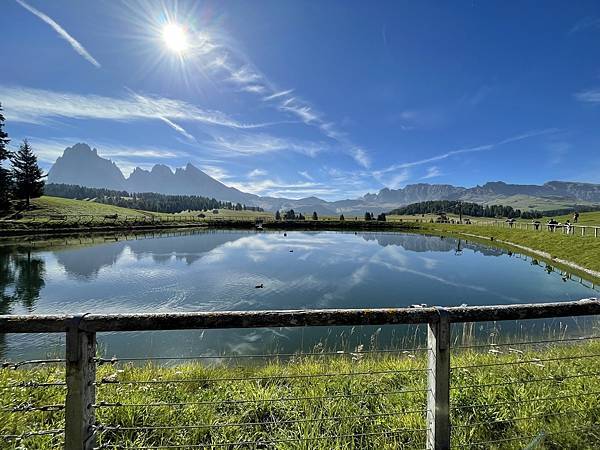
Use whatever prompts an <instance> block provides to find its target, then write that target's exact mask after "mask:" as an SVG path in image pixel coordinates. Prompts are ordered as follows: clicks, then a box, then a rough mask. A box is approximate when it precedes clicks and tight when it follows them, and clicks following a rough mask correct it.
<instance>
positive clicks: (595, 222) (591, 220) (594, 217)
mask: <svg viewBox="0 0 600 450" xmlns="http://www.w3.org/2000/svg"><path fill="white" fill-rule="evenodd" d="M555 219H556V220H558V221H559V222H563V223H564V222H565V221H567V220H570V221H571V222H572V221H573V215H572V214H567V215H564V216H559V217H555ZM577 224H578V225H591V226H598V227H600V211H594V212H585V213H580V214H579V221H578V222H577Z"/></svg>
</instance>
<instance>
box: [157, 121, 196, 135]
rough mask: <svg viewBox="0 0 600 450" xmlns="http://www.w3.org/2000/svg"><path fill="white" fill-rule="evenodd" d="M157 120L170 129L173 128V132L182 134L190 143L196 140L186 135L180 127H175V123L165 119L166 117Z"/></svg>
mask: <svg viewBox="0 0 600 450" xmlns="http://www.w3.org/2000/svg"><path fill="white" fill-rule="evenodd" d="M159 119H160V120H162V121H163V122H164V123H166V124H167V125H169V126H170V127H171V128H173V129H174V130H175V131H177V132H179V133H181V134H183V135H184V136H185V137H186V138H188V139H189V140H190V141H195V140H196V138H195V137H194V136H192V135H191V134H190V133H188V132H187V131H186V130H185V129H184V128H183V127H182V126H181V125H177V124H176V123H175V122H173V121H171V120H169V119H167V118H166V117H159Z"/></svg>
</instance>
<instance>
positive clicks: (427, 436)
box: [0, 298, 600, 450]
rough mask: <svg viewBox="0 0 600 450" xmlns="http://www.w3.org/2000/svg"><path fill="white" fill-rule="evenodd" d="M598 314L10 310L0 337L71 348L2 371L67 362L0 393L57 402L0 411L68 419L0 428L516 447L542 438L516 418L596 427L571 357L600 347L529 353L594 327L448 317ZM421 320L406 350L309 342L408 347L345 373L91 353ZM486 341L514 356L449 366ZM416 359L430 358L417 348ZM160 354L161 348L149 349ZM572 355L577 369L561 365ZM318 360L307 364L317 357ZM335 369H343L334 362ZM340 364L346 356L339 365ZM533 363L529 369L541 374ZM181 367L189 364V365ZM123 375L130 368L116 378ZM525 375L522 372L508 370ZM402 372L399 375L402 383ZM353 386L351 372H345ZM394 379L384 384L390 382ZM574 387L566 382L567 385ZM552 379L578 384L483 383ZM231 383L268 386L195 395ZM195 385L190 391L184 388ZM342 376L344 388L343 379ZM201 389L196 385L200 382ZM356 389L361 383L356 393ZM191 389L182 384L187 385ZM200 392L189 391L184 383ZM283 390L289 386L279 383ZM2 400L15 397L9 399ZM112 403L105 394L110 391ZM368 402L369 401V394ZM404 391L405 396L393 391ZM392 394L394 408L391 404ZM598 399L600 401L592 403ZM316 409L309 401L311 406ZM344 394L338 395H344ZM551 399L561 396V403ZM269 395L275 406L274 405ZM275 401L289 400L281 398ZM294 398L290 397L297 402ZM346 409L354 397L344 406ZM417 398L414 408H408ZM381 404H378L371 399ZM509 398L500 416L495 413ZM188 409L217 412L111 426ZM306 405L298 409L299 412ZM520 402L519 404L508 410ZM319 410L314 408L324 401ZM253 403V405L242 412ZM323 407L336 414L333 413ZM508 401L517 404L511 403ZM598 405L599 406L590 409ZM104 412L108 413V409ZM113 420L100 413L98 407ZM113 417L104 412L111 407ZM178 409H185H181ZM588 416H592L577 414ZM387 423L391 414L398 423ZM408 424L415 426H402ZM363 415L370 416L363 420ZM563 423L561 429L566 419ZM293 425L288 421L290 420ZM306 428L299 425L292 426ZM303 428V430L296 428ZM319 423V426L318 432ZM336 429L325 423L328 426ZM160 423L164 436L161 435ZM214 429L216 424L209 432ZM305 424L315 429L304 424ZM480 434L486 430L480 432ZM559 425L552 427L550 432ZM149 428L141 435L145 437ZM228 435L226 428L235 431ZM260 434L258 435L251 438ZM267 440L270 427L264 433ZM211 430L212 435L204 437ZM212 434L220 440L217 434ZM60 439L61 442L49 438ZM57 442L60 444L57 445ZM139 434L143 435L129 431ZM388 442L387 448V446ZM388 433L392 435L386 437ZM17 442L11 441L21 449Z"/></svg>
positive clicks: (575, 308) (593, 373) (257, 444)
mask: <svg viewBox="0 0 600 450" xmlns="http://www.w3.org/2000/svg"><path fill="white" fill-rule="evenodd" d="M598 315H600V300H598V299H595V298H590V299H583V300H579V301H572V302H554V303H537V304H518V305H500V306H472V307H469V306H461V307H445V308H442V307H424V308H395V309H354V310H298V311H251V312H189V313H168V314H158V313H148V314H83V315H44V316H40V315H6V316H0V334H2V333H65V334H66V350H65V357H64V358H53V359H38V360H29V361H17V362H6V363H4V364H3V366H2V369H0V370H27V368H28V367H30V366H34V365H39V364H43V365H45V366H49V365H54V366H56V367H61V366H62V367H64V381H63V380H61V379H59V378H52V377H50V378H49V377H45V378H39V379H37V378H35V377H34V379H27V380H26V381H20V382H14V383H9V384H6V385H3V386H0V389H2V390H3V392H4V391H9V392H10V391H11V390H14V389H17V390H19V391H20V392H22V391H28V390H34V389H43V390H53V389H58V390H64V392H65V397H64V403H50V401H49V400H45V401H44V397H43V396H42V397H40V396H39V395H36V396H35V398H34V399H32V400H31V401H28V402H22V403H19V404H12V405H11V404H4V402H2V403H3V405H2V408H3V409H2V411H4V412H7V413H13V414H64V429H62V428H46V429H42V428H40V429H39V430H31V429H30V430H27V431H26V432H21V433H17V434H12V435H9V434H6V435H2V436H0V437H2V438H4V439H5V440H6V441H7V442H9V441H11V440H12V441H15V442H17V441H19V440H23V439H29V438H33V437H39V438H41V437H45V438H48V439H50V440H52V439H59V438H62V437H64V440H63V441H60V442H63V443H64V444H63V445H64V447H65V448H67V449H69V450H71V449H77V450H80V449H86V450H89V449H94V448H279V447H278V446H284V447H285V448H289V446H290V445H292V444H298V445H300V446H304V447H303V448H306V446H309V447H312V446H316V445H317V444H316V443H317V442H319V441H322V442H323V444H322V445H324V446H325V445H327V444H326V443H327V442H329V441H330V440H331V439H334V438H335V439H349V440H351V441H353V442H354V445H355V446H358V447H361V446H363V445H366V444H364V442H366V440H372V439H376V440H377V439H379V441H377V442H379V447H385V445H387V446H388V448H398V447H410V448H423V447H425V448H427V449H448V448H451V447H452V448H463V447H468V448H488V447H490V446H501V445H504V444H506V445H508V443H514V444H515V445H521V444H523V443H525V442H526V441H531V440H532V439H533V440H535V439H543V436H542V437H540V436H539V435H538V434H534V435H528V434H525V435H518V436H514V435H512V434H509V433H508V432H507V431H506V430H507V428H506V424H508V423H516V422H526V421H529V422H535V421H542V422H544V421H546V422H544V423H550V422H548V421H552V420H562V421H563V422H561V423H564V424H566V425H569V426H571V425H572V428H568V429H567V428H565V427H563V431H562V433H565V434H568V433H584V435H585V433H593V432H594V431H593V429H594V427H595V426H596V425H598V424H596V423H588V422H589V421H588V416H589V415H590V414H592V413H593V414H592V416H593V417H597V415H598V414H597V413H598V412H600V405H599V404H597V402H596V400H593V399H597V394H598V392H595V391H594V390H590V389H589V388H588V387H587V386H588V385H587V384H586V383H588V382H590V380H596V379H598V378H599V377H600V371H598V370H589V369H587V370H582V369H581V367H579V366H577V364H580V363H582V361H596V360H597V359H600V351H595V352H587V353H581V352H580V353H577V352H575V353H573V354H572V355H564V354H562V353H561V354H549V355H545V356H544V357H534V356H532V355H531V354H529V353H527V351H526V349H527V348H529V347H532V346H536V345H538V346H539V345H547V344H549V343H554V344H564V345H570V344H572V343H583V342H589V341H590V340H597V339H600V336H596V335H593V336H579V337H575V338H569V337H566V336H559V337H558V338H553V339H538V340H528V341H522V342H519V341H515V342H509V343H505V344H497V343H477V344H472V343H468V344H464V345H459V344H457V343H456V342H455V343H454V344H453V343H452V339H451V334H452V329H453V327H457V326H461V325H462V326H463V327H465V329H468V327H469V326H470V324H473V323H476V322H491V321H512V320H529V319H547V318H565V317H578V316H598ZM410 324H413V325H415V324H423V325H425V326H426V327H427V330H428V332H427V345H426V346H425V347H416V348H409V349H395V350H376V349H371V350H364V349H362V348H358V349H356V350H355V351H350V352H339V351H338V352H331V353H327V352H323V351H321V352H315V353H303V354H302V355H301V356H302V357H305V358H306V357H313V356H314V357H324V355H329V356H331V357H332V358H350V359H351V360H352V361H364V359H363V358H366V357H367V356H373V355H384V356H385V355H386V354H389V353H391V352H392V351H393V352H395V353H396V354H402V355H407V358H409V359H407V361H409V363H410V364H409V365H408V366H402V367H397V366H394V365H387V366H383V368H381V367H379V368H374V367H371V366H366V367H365V368H363V369H361V368H360V367H362V366H360V367H358V368H353V367H352V366H351V370H341V369H339V370H337V371H336V370H335V369H333V368H329V369H327V368H326V367H328V366H329V363H324V364H325V369H324V371H322V372H315V371H312V369H311V370H310V371H308V372H306V373H305V372H302V373H296V372H293V371H291V372H290V371H288V372H276V373H273V372H269V371H267V372H264V373H263V372H258V373H256V374H254V375H249V374H248V373H246V372H239V373H238V372H235V371H234V372H233V373H228V374H225V375H224V374H223V372H214V373H213V372H211V373H209V374H207V373H204V372H202V373H201V374H200V375H197V374H196V375H194V376H192V375H190V376H189V377H186V376H185V374H183V373H180V372H175V375H173V373H172V372H165V375H164V376H162V375H159V376H157V377H155V378H151V379H130V378H127V370H126V369H127V367H129V366H127V364H129V363H131V362H132V361H136V360H149V359H152V358H127V357H121V358H119V357H113V358H102V357H99V356H98V354H97V348H96V345H97V340H96V333H101V332H125V331H158V330H183V329H202V330H221V329H231V328H236V329H250V328H280V327H286V328H297V327H322V326H326V327H332V326H360V325H375V326H383V325H410ZM482 348H483V349H484V350H487V353H486V354H489V355H490V357H491V358H493V357H494V355H496V354H504V355H507V356H506V359H503V360H502V361H496V360H494V359H490V360H489V361H487V360H486V361H487V362H486V361H481V360H477V361H476V362H474V363H462V364H458V365H457V364H454V365H453V364H452V362H451V359H452V358H451V352H452V351H453V350H454V351H457V350H460V351H472V350H480V349H482ZM419 355H422V357H421V356H419ZM274 356H275V357H277V358H282V357H286V356H287V357H290V358H293V357H295V356H297V355H296V354H288V355H285V354H277V355H243V354H236V355H230V356H226V357H230V358H241V359H243V358H254V359H256V358H258V359H260V358H262V357H274ZM210 358H223V356H214V355H197V356H192V357H183V358H181V359H185V360H190V359H192V360H193V359H210ZM154 359H160V357H157V358H154ZM164 359H169V360H173V359H179V358H177V357H176V356H173V357H171V356H165V357H164ZM567 362H568V363H569V364H574V366H573V368H572V369H571V368H569V367H570V366H568V365H567V364H566V363H567ZM119 364H125V366H123V367H124V369H123V370H121V372H119V371H117V372H114V373H110V374H108V375H106V374H105V373H103V374H101V373H100V370H101V369H102V366H115V365H119ZM310 367H312V366H310ZM334 367H338V366H334ZM339 367H346V366H339ZM547 367H557V368H558V369H560V370H559V372H557V373H558V375H557V373H554V372H552V373H551V374H547V373H545V372H543V368H547ZM532 368H535V370H537V372H536V371H535V370H533V369H532ZM182 370H183V369H182ZM491 370H505V371H508V370H514V371H516V372H506V377H505V378H502V379H500V380H498V379H497V378H495V379H488V378H486V374H487V373H488V372H489V371H491ZM121 373H125V375H119V374H121ZM515 373H517V374H521V375H523V377H520V378H515V377H514V374H515ZM334 378H335V379H347V380H348V385H347V387H346V388H344V391H343V392H331V391H330V390H328V389H327V384H328V383H329V382H330V380H332V379H334ZM372 379H374V380H379V381H382V380H383V381H385V383H383V381H382V383H383V384H382V386H383V387H381V388H380V386H375V385H371V382H370V381H369V380H372ZM399 380H401V381H402V383H403V384H401V385H398V384H397V383H398V382H399ZM317 381H318V382H319V383H324V384H323V386H325V388H324V390H318V389H316V390H315V391H314V392H312V391H311V392H310V393H304V391H302V392H299V391H294V390H293V389H292V388H291V386H292V384H293V383H294V382H297V383H309V382H310V383H316V382H317ZM344 383H346V382H344ZM386 383H387V384H386ZM569 383H570V384H569ZM531 384H536V385H547V384H549V385H552V386H566V385H567V384H569V386H571V387H573V388H577V389H579V390H577V391H576V392H574V391H564V390H561V389H558V390H557V391H551V393H552V395H541V394H539V393H538V394H537V395H536V396H535V397H534V398H522V397H521V398H512V397H511V398H502V397H500V398H497V397H493V396H490V395H489V393H488V392H489V390H493V389H496V388H499V387H506V388H510V389H511V392H520V391H521V390H522V389H523V387H524V386H527V385H531ZM221 385H222V386H230V387H232V389H233V392H236V389H239V390H240V392H241V391H243V390H244V389H246V387H247V386H249V385H250V386H261V387H265V389H266V392H267V393H270V396H269V394H268V395H266V396H264V397H260V398H256V397H255V396H252V395H249V396H246V397H241V398H230V397H226V398H219V399H215V398H212V397H208V396H207V395H204V396H203V395H200V396H196V394H197V392H202V390H203V389H208V387H209V386H221ZM179 386H183V387H181V389H183V392H184V393H185V392H188V393H189V395H194V396H193V398H187V397H185V396H184V397H182V398H180V397H175V396H174V393H173V390H174V389H176V387H179ZM185 386H188V387H185ZM344 386H346V384H344ZM350 386H354V388H357V386H358V388H360V389H362V390H361V391H360V392H355V391H353V390H350V391H348V390H347V389H350ZM192 387H193V389H192ZM358 388H357V389H358ZM127 389H131V392H130V394H131V395H130V396H129V395H128V396H126V397H125V399H126V401H121V400H119V401H115V400H111V398H112V397H111V395H112V394H114V393H115V392H122V391H123V390H127ZM148 389H151V390H152V392H164V393H165V395H167V396H168V398H171V400H164V399H163V400H160V401H156V400H140V399H143V397H140V395H141V393H147V392H148ZM186 389H187V390H186ZM189 389H192V390H189ZM277 389H281V391H279V390H277ZM7 398H8V397H7ZM575 398H586V399H588V400H586V401H587V402H588V403H586V404H585V407H584V408H581V407H575V406H573V407H571V408H567V409H559V410H556V409H552V405H553V403H552V402H557V401H558V400H559V399H575ZM106 399H107V400H106ZM369 399H372V400H369ZM398 399H403V400H398ZM339 402H350V403H348V408H350V407H351V406H354V405H356V404H367V405H371V406H370V408H372V409H370V410H368V412H364V411H363V412H353V411H351V410H350V411H347V410H345V409H343V408H342V409H336V408H335V405H337V404H338V403H339ZM390 402H392V403H393V405H394V406H393V407H391V406H390V404H391V403H390ZM594 402H595V403H594ZM530 403H531V404H538V405H541V404H544V405H548V407H549V408H550V409H549V410H544V411H543V412H541V413H535V414H534V413H527V414H526V415H521V414H523V413H522V412H519V411H521V410H517V409H514V408H516V407H517V406H518V407H521V408H523V407H524V406H523V405H527V404H530ZM311 404H312V405H313V407H309V406H307V405H311ZM325 404H326V405H328V406H327V408H333V409H332V410H331V411H329V409H328V410H327V411H320V412H319V411H317V412H314V411H313V413H312V414H316V415H306V416H305V415H303V413H302V412H301V413H298V411H304V413H306V414H308V413H307V411H312V410H313V409H315V407H314V405H325ZM340 404H341V403H340ZM554 404H556V403H554ZM266 405H271V406H269V407H267V406H266ZM274 405H281V407H280V408H279V409H278V407H276V406H274ZM283 405H287V406H286V408H291V410H293V411H296V414H295V415H294V416H286V415H282V416H281V417H279V416H277V417H276V416H273V414H275V415H277V414H283V411H285V409H283ZM290 405H293V406H290ZM344 405H346V403H344ZM408 405H412V406H410V407H409V406H408ZM375 406H376V408H375ZM500 406H502V407H503V408H505V409H503V413H502V414H503V415H502V414H500V413H499V412H498V410H497V409H495V408H499V407H500ZM182 407H186V408H191V411H192V413H193V414H196V415H200V416H202V414H204V413H205V411H204V409H203V408H205V407H211V408H214V410H211V411H213V412H215V411H216V413H215V414H216V416H215V417H214V418H212V419H210V423H208V424H207V423H202V420H207V417H203V416H202V417H200V416H199V417H196V416H193V417H192V418H191V419H190V420H188V421H185V422H179V423H173V424H158V423H145V422H144V423H137V422H136V423H134V424H132V425H129V426H127V425H115V424H111V423H110V420H109V419H107V417H111V416H110V414H112V412H113V411H116V410H119V409H124V408H125V409H127V408H128V409H132V410H136V408H138V409H139V411H141V412H142V413H141V414H143V415H142V417H144V415H147V416H148V417H156V416H155V414H154V413H153V412H152V411H153V410H160V411H169V412H168V413H167V412H165V414H171V415H170V416H169V417H171V418H173V419H175V420H177V419H179V420H183V418H182V416H183V415H184V412H183V410H182V409H181V408H182ZM227 408H230V409H234V410H235V411H237V412H238V413H240V414H241V416H240V417H241V419H238V420H237V421H232V420H225V418H224V417H219V411H220V412H221V413H222V412H223V411H224V410H226V409H227ZM302 408H304V409H302ZM511 408H512V409H511ZM316 409H317V410H318V409H319V408H318V407H316ZM481 410H485V411H487V413H486V414H483V415H478V413H477V411H481ZM249 411H253V413H252V414H249V413H248V414H245V412H249ZM328 411H329V412H328ZM511 411H513V412H511ZM590 411H591V412H590ZM105 412H106V414H105ZM99 414H100V416H101V417H102V419H103V420H109V423H104V424H103V423H101V422H100V421H98V415H99ZM107 414H108V415H107ZM179 415H181V416H179ZM398 417H403V418H404V419H403V420H405V422H402V423H398V424H397V425H398V426H394V427H392V426H389V427H386V428H385V429H381V427H379V428H378V426H379V425H377V424H379V423H380V422H381V421H382V420H384V418H386V420H387V419H390V420H391V419H393V418H398ZM344 421H350V422H355V423H359V424H362V425H361V426H363V428H361V429H360V430H359V431H354V432H351V433H345V432H342V431H339V432H336V433H335V435H332V434H330V433H333V432H334V431H331V430H335V426H336V424H339V423H342V422H344ZM581 422H585V423H583V424H582V423H581ZM313 423H318V424H320V425H319V426H320V427H321V428H319V430H321V431H320V432H319V433H316V434H314V435H311V434H310V433H308V431H306V430H310V429H311V428H310V424H313ZM392 423H394V422H393V421H392ZM406 424H408V426H407V425H406ZM367 425H368V426H367ZM566 425H565V426H566ZM277 427H280V428H281V427H289V428H290V429H292V430H296V431H295V433H296V434H293V433H292V434H290V435H289V436H287V437H281V436H279V435H278V437H276V438H275V437H272V436H271V434H270V433H272V432H273V430H276V429H277ZM238 429H252V430H255V429H260V430H263V431H264V430H267V431H268V433H267V434H265V435H260V436H258V435H256V434H254V435H253V434H251V436H255V437H254V438H252V439H249V438H247V439H242V440H231V439H233V438H232V437H231V436H233V434H231V433H232V432H231V431H230V430H238ZM286 429H287V428H286ZM177 430H179V431H178V432H181V433H191V434H190V435H191V436H195V437H194V439H195V440H194V441H193V442H192V443H188V444H181V445H180V444H169V443H168V440H165V439H164V433H169V432H175V431H177ZM298 430H300V432H298ZM302 430H304V431H305V432H304V434H303V432H302ZM323 430H325V431H323ZM327 430H329V431H327ZM473 430H484V431H485V432H486V433H488V434H484V436H485V437H486V439H483V440H481V439H480V440H472V439H471V440H469V439H470V438H469V436H479V435H477V434H473V433H474V432H475V431H473ZM136 433H138V434H139V433H142V434H143V433H146V434H148V435H151V436H156V438H155V441H153V442H155V443H154V444H148V443H147V442H146V441H144V442H145V443H142V444H139V445H137V446H136V445H134V444H132V445H126V446H124V447H122V446H121V444H120V442H121V441H120V439H121V438H122V437H123V435H125V436H129V437H131V436H135V435H136ZM161 433H162V434H161ZM207 433H208V434H207ZM306 433H308V435H307V434H306ZM481 433H483V431H481ZM552 433H553V432H552V431H551V432H548V433H546V434H547V435H551V434H552ZM146 434H144V435H146ZM228 436H229V437H228ZM257 436H258V437H257ZM265 436H271V437H270V438H268V437H265ZM206 439H209V441H208V442H207V441H206ZM211 439H222V440H221V441H219V440H217V441H216V442H215V441H213V440H211ZM53 442H54V441H53ZM55 442H59V441H55ZM133 442H135V439H134V440H133ZM390 442H393V444H390ZM384 443H386V444H385V445H384ZM15 448H17V447H15Z"/></svg>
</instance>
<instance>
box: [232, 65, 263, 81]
mask: <svg viewBox="0 0 600 450" xmlns="http://www.w3.org/2000/svg"><path fill="white" fill-rule="evenodd" d="M261 78H262V77H261V76H260V75H259V74H258V73H256V72H255V71H254V70H252V69H250V68H249V67H248V66H244V67H240V68H239V69H237V70H234V71H232V72H231V77H230V80H231V81H233V82H235V83H238V84H246V83H256V82H257V81H259V80H261Z"/></svg>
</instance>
